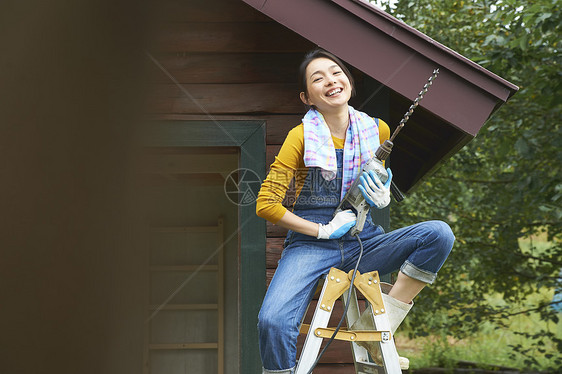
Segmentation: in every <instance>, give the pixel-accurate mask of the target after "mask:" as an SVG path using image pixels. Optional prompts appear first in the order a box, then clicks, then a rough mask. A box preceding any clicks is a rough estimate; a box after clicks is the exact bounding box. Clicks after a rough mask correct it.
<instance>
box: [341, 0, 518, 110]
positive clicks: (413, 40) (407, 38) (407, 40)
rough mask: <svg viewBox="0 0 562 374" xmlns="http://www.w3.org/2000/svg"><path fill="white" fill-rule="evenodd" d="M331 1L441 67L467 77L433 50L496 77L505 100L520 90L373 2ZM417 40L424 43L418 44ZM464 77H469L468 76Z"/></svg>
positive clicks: (492, 77) (487, 75) (357, 0)
mask: <svg viewBox="0 0 562 374" xmlns="http://www.w3.org/2000/svg"><path fill="white" fill-rule="evenodd" d="M331 1H332V2H334V3H336V4H338V5H339V6H341V7H342V8H344V9H346V10H347V11H349V12H351V13H353V14H354V15H356V16H357V17H360V18H361V19H362V20H364V21H366V22H368V23H370V24H371V25H373V26H374V27H376V28H377V29H379V30H380V31H382V32H384V33H386V34H387V35H389V36H391V37H392V38H394V39H395V40H397V41H399V42H401V43H402V44H404V45H407V46H408V47H409V48H411V49H413V50H416V51H418V52H420V53H421V54H423V55H425V56H428V57H432V58H433V59H434V60H435V61H436V62H439V63H440V64H441V65H442V66H443V67H446V68H448V69H449V70H451V71H455V73H457V74H459V75H460V76H463V78H465V79H467V78H468V77H467V76H465V74H466V73H465V74H462V72H460V71H458V70H459V69H458V68H457V69H455V67H454V66H451V62H449V63H447V62H445V61H442V60H443V58H438V56H436V55H435V53H436V52H437V53H441V54H442V53H444V54H445V55H446V56H448V57H450V58H452V59H454V60H456V61H459V62H462V63H463V64H465V65H466V67H468V68H471V69H474V70H476V71H478V72H480V73H482V74H483V75H485V76H486V77H488V78H490V79H492V80H493V81H495V82H496V83H497V84H500V85H502V86H504V88H507V89H508V91H509V96H508V97H507V98H502V99H503V100H504V101H507V99H509V98H510V97H511V96H513V95H514V94H515V92H517V91H518V90H519V87H517V86H516V85H515V84H513V83H511V82H509V81H507V80H506V79H504V78H502V77H500V76H498V75H496V74H494V73H492V72H491V71H489V70H487V69H486V68H484V67H482V66H480V65H478V64H477V63H476V62H474V61H472V60H470V59H468V58H466V57H464V56H463V55H461V54H460V53H458V52H456V51H454V50H452V49H451V48H449V47H447V46H445V45H443V44H441V43H439V42H437V41H435V40H433V39H432V38H430V37H429V36H427V35H425V34H424V33H422V32H421V31H418V30H416V29H415V28H413V27H412V26H409V25H408V24H406V23H405V22H403V21H401V20H399V19H397V18H395V17H393V16H392V15H390V14H388V13H386V12H385V11H383V10H382V9H380V8H377V7H376V6H374V5H373V4H371V3H369V2H368V1H366V0H331ZM351 3H355V4H357V5H359V6H360V7H361V8H363V10H364V11H366V12H369V13H374V15H375V16H377V17H378V18H379V19H381V18H382V21H383V22H385V23H387V24H391V25H392V26H393V27H391V28H389V27H388V25H386V26H387V27H384V26H385V25H383V24H380V23H379V22H377V20H376V19H374V18H373V17H372V14H368V13H367V14H365V13H363V12H361V10H359V7H357V6H356V7H353V4H351ZM369 15H370V17H369ZM396 28H399V29H400V30H402V31H403V32H402V33H401V32H397V30H396ZM420 41H421V42H422V43H423V44H420ZM452 62H454V61H452ZM473 79H474V77H473ZM467 80H469V81H470V79H467ZM473 83H475V84H477V85H478V86H480V87H482V88H484V87H486V84H485V82H483V81H479V82H473Z"/></svg>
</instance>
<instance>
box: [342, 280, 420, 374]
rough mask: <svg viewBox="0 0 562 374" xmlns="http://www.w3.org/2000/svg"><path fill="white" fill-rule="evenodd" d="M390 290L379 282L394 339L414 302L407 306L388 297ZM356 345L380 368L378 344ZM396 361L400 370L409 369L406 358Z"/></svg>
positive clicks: (380, 357) (399, 358)
mask: <svg viewBox="0 0 562 374" xmlns="http://www.w3.org/2000/svg"><path fill="white" fill-rule="evenodd" d="M391 288H392V285H390V284H388V283H382V282H381V289H382V290H383V294H382V299H383V303H384V306H385V308H386V314H387V315H388V320H389V322H390V332H391V333H392V336H393V337H394V333H395V332H396V330H397V329H398V326H400V324H401V323H402V321H404V318H405V317H406V315H407V314H408V312H409V311H410V309H412V306H414V302H413V301H412V302H411V303H410V304H407V303H405V302H403V301H400V300H397V299H395V298H394V297H392V296H388V295H387V294H386V293H388V292H389V291H390V289H391ZM369 308H370V306H369ZM354 326H355V324H354ZM351 329H352V330H353V329H354V327H353V326H351ZM357 344H359V345H360V346H362V347H363V348H365V349H366V350H367V351H369V353H370V354H371V357H372V358H373V360H374V361H375V362H376V363H377V364H378V365H381V366H382V356H381V354H380V349H379V343H378V342H357ZM398 361H399V363H400V369H402V370H406V369H408V368H409V367H410V360H408V359H407V358H406V357H398Z"/></svg>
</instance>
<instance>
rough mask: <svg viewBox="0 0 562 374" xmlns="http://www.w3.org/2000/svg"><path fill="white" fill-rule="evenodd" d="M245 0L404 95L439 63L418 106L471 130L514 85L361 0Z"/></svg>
mask: <svg viewBox="0 0 562 374" xmlns="http://www.w3.org/2000/svg"><path fill="white" fill-rule="evenodd" d="M244 2H246V3H248V4H249V5H251V6H253V7H255V8H256V9H258V10H259V11H260V12H262V13H264V14H265V15H267V16H269V17H270V18H272V19H274V20H276V21H277V22H279V23H280V24H282V25H284V26H285V27H287V28H289V29H291V30H293V31H294V32H296V33H298V34H300V35H302V36H303V37H305V38H306V39H308V40H310V41H312V42H313V43H315V44H317V45H318V46H320V47H322V48H325V49H327V50H329V51H330V52H332V53H334V54H336V55H337V56H339V57H340V58H342V59H343V60H345V61H346V62H347V63H349V64H351V65H353V66H354V67H356V68H357V69H359V70H361V71H363V72H364V73H366V74H367V75H369V76H371V77H372V78H374V79H376V80H377V81H379V82H381V83H383V84H384V85H386V86H388V87H389V88H390V89H391V90H393V91H395V92H397V93H399V94H400V95H402V96H404V97H406V98H408V99H410V100H413V99H414V98H415V97H416V96H417V94H418V92H419V90H420V88H421V87H422V86H423V85H424V83H425V82H426V80H427V78H428V77H429V76H430V75H431V73H432V71H433V70H434V69H435V68H437V67H439V68H440V74H439V77H438V78H437V79H436V81H435V84H434V85H433V87H432V88H431V90H430V91H429V92H428V93H427V94H426V96H425V98H424V100H423V101H422V102H421V104H420V106H422V107H424V108H426V109H427V110H428V111H429V112H431V113H433V114H434V115H435V116H437V117H439V118H441V119H443V120H444V121H446V122H447V123H449V124H451V125H453V126H455V127H456V128H458V129H460V130H461V131H463V132H465V133H466V134H468V135H470V136H476V134H477V133H478V131H479V130H480V128H481V127H482V125H483V124H484V123H485V122H486V120H487V119H488V118H489V117H490V115H491V114H492V113H493V112H494V111H495V110H497V109H498V108H499V107H500V106H501V105H502V104H503V103H505V102H506V101H507V100H508V99H509V98H510V97H511V96H512V95H513V94H514V93H515V92H516V91H517V90H518V88H517V86H515V85H513V84H512V83H510V82H508V81H506V80H504V79H503V78H501V77H499V76H497V75H495V74H493V73H492V72H490V71H488V70H486V69H484V68H483V67H481V66H480V65H478V64H476V63H474V62H472V61H470V60H469V59H467V58H465V57H463V56H462V55H460V54H458V53H456V52H455V51H453V50H451V49H450V48H447V47H445V46H443V45H442V44H440V43H438V42H436V41H434V40H433V39H431V38H429V37H428V36H426V35H424V34H423V33H421V32H419V31H417V30H416V29H414V28H412V27H410V26H408V25H406V24H405V23H404V22H402V21H400V20H398V19H396V18H394V17H392V16H391V15H389V14H387V13H386V12H384V11H382V10H380V9H378V8H376V7H374V6H372V5H371V4H369V3H368V2H366V1H363V0H331V1H326V0H306V1H305V0H266V1H264V0H244ZM311 15H314V18H313V19H315V20H319V19H320V20H322V23H325V24H326V27H318V22H316V23H312V22H310V20H311V19H312V18H311ZM334 25H336V26H334ZM342 31H345V32H342Z"/></svg>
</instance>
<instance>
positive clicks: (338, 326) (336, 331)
mask: <svg viewBox="0 0 562 374" xmlns="http://www.w3.org/2000/svg"><path fill="white" fill-rule="evenodd" d="M354 236H355V238H356V239H357V241H358V242H359V248H360V251H359V258H357V263H356V264H355V269H353V275H352V276H351V286H350V288H349V294H348V295H347V301H346V303H345V309H344V310H343V315H342V317H341V319H340V322H339V323H338V325H337V327H336V330H335V331H334V333H333V334H332V336H331V337H330V340H328V343H326V346H325V347H324V349H323V350H322V352H320V354H319V355H318V357H317V358H316V361H314V364H312V367H311V368H310V370H309V371H308V373H307V374H311V373H312V370H314V368H316V365H318V362H319V361H320V359H321V358H322V355H324V352H326V349H328V347H329V346H330V344H332V342H333V341H334V339H335V338H336V335H337V334H338V332H339V331H340V328H341V325H342V323H343V319H344V318H345V316H346V314H347V309H349V302H350V300H351V294H352V293H353V292H352V291H353V287H354V286H353V282H354V281H355V276H356V275H357V268H359V262H360V261H361V257H363V243H362V242H361V239H359V232H357V233H355V235H354Z"/></svg>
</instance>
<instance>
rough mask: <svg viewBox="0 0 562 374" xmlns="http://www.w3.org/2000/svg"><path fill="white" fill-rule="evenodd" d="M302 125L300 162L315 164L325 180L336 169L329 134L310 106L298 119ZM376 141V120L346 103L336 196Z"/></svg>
mask: <svg viewBox="0 0 562 374" xmlns="http://www.w3.org/2000/svg"><path fill="white" fill-rule="evenodd" d="M302 122H303V125H304V165H305V166H306V167H319V168H321V169H322V176H323V177H324V179H325V180H332V179H334V178H335V177H336V173H337V170H338V165H337V159H336V149H335V147H334V142H333V141H332V134H331V133H330V129H329V128H328V125H327V124H326V121H325V120H324V116H322V113H320V112H318V111H317V110H316V109H314V108H311V109H310V110H309V111H308V112H307V113H306V115H305V116H304V118H303V119H302ZM379 145H380V141H379V120H378V118H372V117H370V116H369V115H367V114H365V113H363V112H360V111H358V110H355V109H353V108H352V107H351V106H349V126H348V127H347V133H346V136H345V145H344V148H343V176H342V190H341V196H340V198H343V197H344V196H345V193H346V192H347V190H348V189H349V187H350V186H351V184H352V183H353V181H354V180H355V178H357V176H358V175H359V172H360V171H361V167H362V166H363V164H364V163H365V162H367V161H368V160H370V159H371V158H372V157H374V156H375V152H376V150H377V148H378V147H379Z"/></svg>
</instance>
